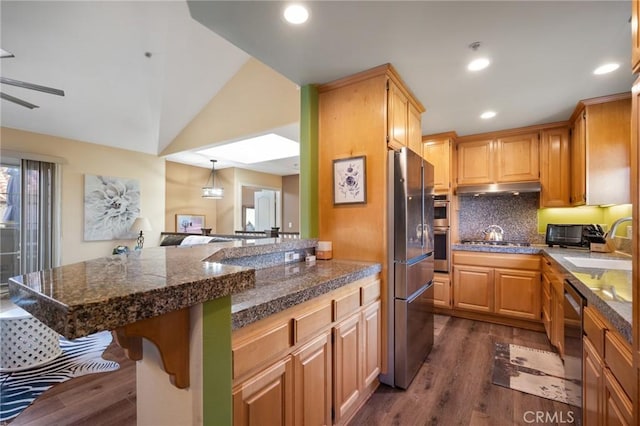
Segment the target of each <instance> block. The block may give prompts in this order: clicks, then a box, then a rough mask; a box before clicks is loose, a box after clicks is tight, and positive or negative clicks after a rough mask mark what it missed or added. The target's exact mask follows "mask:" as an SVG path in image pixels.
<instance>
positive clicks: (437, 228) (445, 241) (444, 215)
mask: <svg viewBox="0 0 640 426" xmlns="http://www.w3.org/2000/svg"><path fill="white" fill-rule="evenodd" d="M449 215H450V211H449V196H448V195H446V194H442V195H434V196H433V258H434V264H433V270H434V271H435V272H444V273H448V272H449V257H450V256H451V251H450V249H449V247H450V245H451V240H450V235H449V234H450V231H449Z"/></svg>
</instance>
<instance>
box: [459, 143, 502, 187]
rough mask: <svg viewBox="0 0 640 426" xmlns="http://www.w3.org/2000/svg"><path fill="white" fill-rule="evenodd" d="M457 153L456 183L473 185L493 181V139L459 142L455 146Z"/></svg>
mask: <svg viewBox="0 0 640 426" xmlns="http://www.w3.org/2000/svg"><path fill="white" fill-rule="evenodd" d="M456 150H457V155H458V175H457V179H456V182H457V184H458V185H474V184H479V183H493V181H494V162H493V140H481V141H473V142H464V143H459V144H458V145H457V146H456Z"/></svg>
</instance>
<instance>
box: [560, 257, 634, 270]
mask: <svg viewBox="0 0 640 426" xmlns="http://www.w3.org/2000/svg"><path fill="white" fill-rule="evenodd" d="M565 259H566V260H568V261H569V262H571V263H573V264H574V265H575V266H577V267H578V268H592V269H619V270H623V271H630V270H631V259H629V260H626V259H593V258H589V257H565Z"/></svg>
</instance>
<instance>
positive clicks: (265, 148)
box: [198, 133, 300, 164]
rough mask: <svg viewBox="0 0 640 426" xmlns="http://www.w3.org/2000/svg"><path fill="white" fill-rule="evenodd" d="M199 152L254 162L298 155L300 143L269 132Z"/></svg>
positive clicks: (236, 160)
mask: <svg viewBox="0 0 640 426" xmlns="http://www.w3.org/2000/svg"><path fill="white" fill-rule="evenodd" d="M198 153H199V154H202V155H205V156H207V157H210V158H211V157H214V158H220V159H223V160H227V161H234V162H236V163H242V164H253V163H261V162H263V161H271V160H279V159H281V158H290V157H296V156H298V155H300V144H299V143H298V142H295V141H292V140H291V139H287V138H283V137H282V136H279V135H276V134H275V133H269V134H266V135H263V136H258V137H255V138H250V139H244V140H241V141H238V142H232V143H228V144H226V145H219V146H214V147H212V148H208V149H205V150H203V151H199V152H198Z"/></svg>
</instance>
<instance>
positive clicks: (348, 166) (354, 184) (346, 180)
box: [333, 155, 367, 205]
mask: <svg viewBox="0 0 640 426" xmlns="http://www.w3.org/2000/svg"><path fill="white" fill-rule="evenodd" d="M365 160H366V157H365V156H364V155H362V156H359V157H349V158H342V159H338V160H333V204H335V205H339V204H365V203H366V202H367V175H366V161H365Z"/></svg>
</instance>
